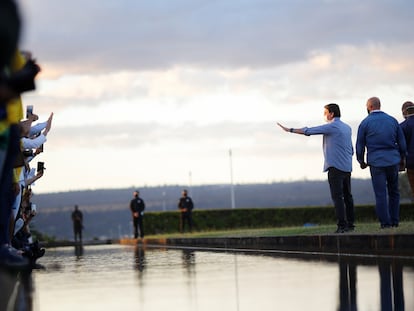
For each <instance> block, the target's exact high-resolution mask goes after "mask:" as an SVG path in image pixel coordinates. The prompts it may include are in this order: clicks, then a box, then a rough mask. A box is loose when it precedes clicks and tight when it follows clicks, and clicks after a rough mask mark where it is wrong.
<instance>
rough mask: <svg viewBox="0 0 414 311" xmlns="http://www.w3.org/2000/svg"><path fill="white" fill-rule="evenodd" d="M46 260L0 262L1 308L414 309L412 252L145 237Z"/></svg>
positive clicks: (60, 252) (53, 253)
mask: <svg viewBox="0 0 414 311" xmlns="http://www.w3.org/2000/svg"><path fill="white" fill-rule="evenodd" d="M41 263H42V264H43V265H45V266H46V270H34V271H33V272H32V273H31V274H30V273H29V274H17V273H11V272H9V271H4V270H3V271H1V270H0V310H42V311H48V310H63V311H64V310H100V311H106V310H111V311H112V310H119V309H122V310H163V309H168V310H180V311H186V310H189V311H190V310H191V311H193V310H199V311H200V310H226V311H227V310H229V311H231V310H236V311H237V310H248V309H252V308H253V309H260V310H265V311H266V310H275V309H280V310H303V309H306V310H318V311H319V310H329V311H331V310H338V311H350V310H404V309H406V310H413V309H414V298H413V297H412V295H410V294H412V293H413V292H414V259H407V258H406V259H396V258H394V259H391V258H388V259H379V258H362V257H360V258H356V257H346V256H345V257H342V256H338V257H320V256H308V257H299V256H289V257H288V256H287V255H281V254H279V255H274V254H273V255H271V254H260V253H257V254H251V253H249V254H246V253H244V254H243V253H230V252H208V251H200V250H191V249H154V248H148V247H146V246H145V245H142V244H140V245H136V246H132V247H128V246H120V245H105V246H84V247H83V246H82V247H80V248H79V247H75V251H73V248H57V249H49V250H48V252H47V256H45V257H44V258H42V262H41ZM33 285H35V286H33ZM34 287H35V289H36V290H33V288H34ZM405 293H406V295H404V294H405ZM407 293H408V294H407ZM74 297H76V299H74ZM10 306H13V308H11V307H10ZM33 306H34V307H33Z"/></svg>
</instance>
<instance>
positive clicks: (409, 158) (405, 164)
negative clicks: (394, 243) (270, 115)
mask: <svg viewBox="0 0 414 311" xmlns="http://www.w3.org/2000/svg"><path fill="white" fill-rule="evenodd" d="M366 109H367V112H368V116H367V117H366V118H365V119H364V120H362V121H361V123H360V125H359V127H358V133H357V140H356V146H355V149H356V150H355V153H356V159H357V161H358V163H359V164H360V167H361V169H365V168H367V167H369V170H370V175H371V181H372V186H373V190H374V194H375V211H376V215H377V217H378V220H379V222H380V228H381V229H387V228H393V227H398V225H399V222H400V192H399V179H398V178H399V172H401V171H405V170H406V169H407V176H408V179H409V182H410V186H411V191H412V192H413V191H414V135H413V134H414V118H412V116H413V115H414V104H413V103H412V102H410V101H407V102H405V103H404V104H403V105H402V113H403V116H404V118H406V120H405V121H403V122H402V123H401V124H399V123H398V121H397V120H396V119H395V118H394V117H392V116H390V115H388V114H387V113H385V112H383V111H382V110H381V101H380V99H379V98H378V97H371V98H369V99H368V100H367V103H366ZM324 117H325V121H326V123H325V124H323V125H320V126H315V127H303V128H297V129H295V128H288V127H285V126H283V125H281V124H280V123H278V125H279V126H280V127H281V128H282V129H283V130H285V131H286V132H290V133H296V134H302V135H307V136H310V135H323V153H324V159H325V160H324V171H325V172H328V183H329V188H330V192H331V198H332V201H333V204H334V207H335V213H336V218H337V230H336V231H335V232H336V233H345V232H349V231H353V230H354V229H355V212H354V200H353V197H352V191H351V172H352V157H353V155H354V148H353V145H352V130H351V127H350V126H349V125H347V124H346V123H344V122H342V121H341V119H340V118H341V112H340V108H339V106H338V105H337V104H328V105H326V106H324Z"/></svg>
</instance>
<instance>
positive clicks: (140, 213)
mask: <svg viewBox="0 0 414 311" xmlns="http://www.w3.org/2000/svg"><path fill="white" fill-rule="evenodd" d="M133 195H134V197H133V198H132V200H131V202H130V203H129V209H130V210H131V213H132V221H133V224H134V238H135V239H137V238H138V237H140V238H141V239H143V238H144V219H143V218H144V210H145V202H144V200H143V199H141V198H140V197H139V191H138V190H135V191H134V194H133Z"/></svg>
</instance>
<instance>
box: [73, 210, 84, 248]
mask: <svg viewBox="0 0 414 311" xmlns="http://www.w3.org/2000/svg"><path fill="white" fill-rule="evenodd" d="M72 222H73V233H74V235H75V242H77V241H78V237H79V241H80V242H82V230H83V215H82V212H81V211H80V210H79V208H78V206H77V205H75V210H74V211H73V212H72Z"/></svg>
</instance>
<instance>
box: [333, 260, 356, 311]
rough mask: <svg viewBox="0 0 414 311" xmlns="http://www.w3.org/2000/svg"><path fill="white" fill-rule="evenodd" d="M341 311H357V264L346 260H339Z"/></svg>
mask: <svg viewBox="0 0 414 311" xmlns="http://www.w3.org/2000/svg"><path fill="white" fill-rule="evenodd" d="M338 263H339V308H338V310H339V311H356V310H357V299H356V284H357V269H356V264H355V263H354V262H352V261H349V260H347V259H346V258H343V257H341V258H339V260H338Z"/></svg>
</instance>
